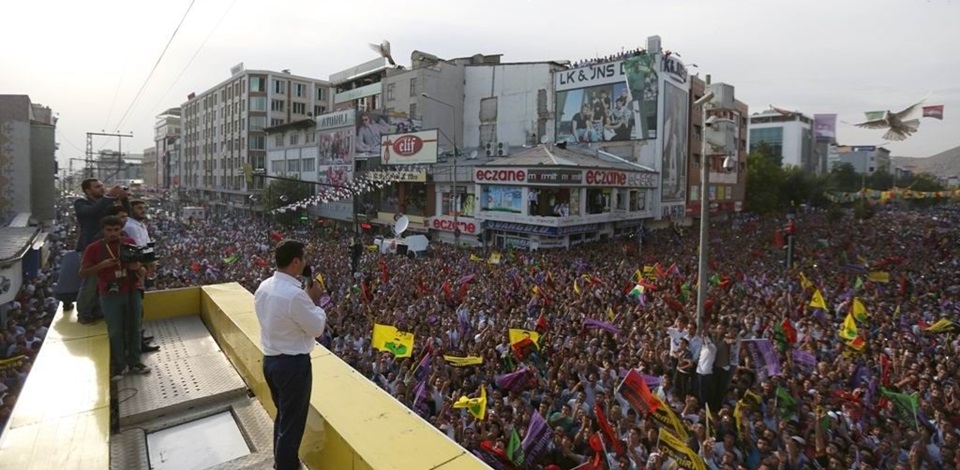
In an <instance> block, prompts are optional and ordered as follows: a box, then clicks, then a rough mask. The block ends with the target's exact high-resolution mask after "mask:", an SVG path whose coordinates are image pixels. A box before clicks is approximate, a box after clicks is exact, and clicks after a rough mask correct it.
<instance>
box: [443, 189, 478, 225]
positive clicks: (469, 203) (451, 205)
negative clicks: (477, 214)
mask: <svg viewBox="0 0 960 470" xmlns="http://www.w3.org/2000/svg"><path fill="white" fill-rule="evenodd" d="M471 189H472V187H471ZM476 206H477V198H476V196H475V195H473V194H468V193H467V187H466V186H457V189H456V192H455V193H454V192H447V193H443V205H442V207H441V210H442V211H443V214H445V215H449V216H452V215H454V213H459V214H457V215H460V216H466V217H473V213H474V211H475V210H476Z"/></svg>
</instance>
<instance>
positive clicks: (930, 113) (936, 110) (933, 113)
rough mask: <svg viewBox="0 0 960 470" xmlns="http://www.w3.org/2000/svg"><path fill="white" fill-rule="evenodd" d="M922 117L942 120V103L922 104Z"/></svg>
mask: <svg viewBox="0 0 960 470" xmlns="http://www.w3.org/2000/svg"><path fill="white" fill-rule="evenodd" d="M923 117H928V118H933V119H939V120H941V121H942V120H943V105H942V104H939V105H936V106H924V107H923Z"/></svg>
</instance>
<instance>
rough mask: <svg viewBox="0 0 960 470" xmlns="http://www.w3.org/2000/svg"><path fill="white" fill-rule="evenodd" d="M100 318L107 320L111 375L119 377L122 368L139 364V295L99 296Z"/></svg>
mask: <svg viewBox="0 0 960 470" xmlns="http://www.w3.org/2000/svg"><path fill="white" fill-rule="evenodd" d="M100 305H101V309H102V310H103V317H104V319H106V321H107V337H108V338H110V365H111V368H112V369H113V370H112V371H111V375H115V374H119V373H120V372H122V371H123V367H124V366H133V365H136V364H139V363H140V347H141V341H140V320H141V318H140V315H141V313H142V311H143V304H142V300H141V299H140V292H136V291H134V292H126V293H123V294H108V295H104V296H102V297H100Z"/></svg>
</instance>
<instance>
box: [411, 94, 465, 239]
mask: <svg viewBox="0 0 960 470" xmlns="http://www.w3.org/2000/svg"><path fill="white" fill-rule="evenodd" d="M420 96H422V97H424V98H426V99H428V100H430V101H435V102H437V103H440V104H442V105H444V106H446V107H448V108H450V114H452V115H453V139H450V140H451V141H453V203H454V204H455V205H456V207H454V210H453V238H454V240H455V241H454V243H455V244H456V245H457V246H460V221H459V217H458V216H459V215H460V189H459V188H458V187H457V108H454V107H453V105H451V104H450V103H447V102H445V101H441V100H438V99H436V98H434V97H432V96H430V95H428V94H426V93H420Z"/></svg>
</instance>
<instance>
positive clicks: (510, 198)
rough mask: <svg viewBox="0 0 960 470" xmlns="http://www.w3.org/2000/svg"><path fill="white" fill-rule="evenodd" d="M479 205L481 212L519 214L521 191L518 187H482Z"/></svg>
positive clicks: (521, 206) (521, 199) (521, 201)
mask: <svg viewBox="0 0 960 470" xmlns="http://www.w3.org/2000/svg"><path fill="white" fill-rule="evenodd" d="M480 203H481V206H480V207H481V209H482V210H486V211H496V212H509V213H512V214H519V213H521V212H523V189H522V188H520V187H519V186H484V187H483V190H482V191H481V196H480Z"/></svg>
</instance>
